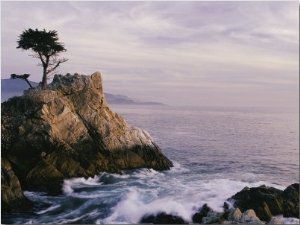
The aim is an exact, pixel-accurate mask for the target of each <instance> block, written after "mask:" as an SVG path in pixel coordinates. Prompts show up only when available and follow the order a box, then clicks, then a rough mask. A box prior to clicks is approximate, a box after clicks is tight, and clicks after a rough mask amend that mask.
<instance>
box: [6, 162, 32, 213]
mask: <svg viewBox="0 0 300 225" xmlns="http://www.w3.org/2000/svg"><path fill="white" fill-rule="evenodd" d="M31 206H32V204H31V202H30V201H29V200H28V199H27V198H26V197H25V196H24V194H23V191H22V188H21V185H20V182H19V180H18V178H17V177H16V175H15V174H14V172H13V170H12V168H11V165H10V163H9V161H7V160H6V159H4V158H2V159H1V212H2V213H3V212H5V211H8V212H14V211H24V210H26V209H27V208H28V207H31Z"/></svg>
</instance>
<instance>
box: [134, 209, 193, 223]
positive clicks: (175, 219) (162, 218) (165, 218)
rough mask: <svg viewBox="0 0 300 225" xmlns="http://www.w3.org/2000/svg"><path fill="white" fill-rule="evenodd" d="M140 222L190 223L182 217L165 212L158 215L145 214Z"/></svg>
mask: <svg viewBox="0 0 300 225" xmlns="http://www.w3.org/2000/svg"><path fill="white" fill-rule="evenodd" d="M140 223H152V224H188V223H187V222H185V221H184V220H183V219H182V218H181V217H179V216H174V215H171V214H166V213H165V212H161V213H158V214H157V215H148V216H144V217H143V218H142V219H141V221H140Z"/></svg>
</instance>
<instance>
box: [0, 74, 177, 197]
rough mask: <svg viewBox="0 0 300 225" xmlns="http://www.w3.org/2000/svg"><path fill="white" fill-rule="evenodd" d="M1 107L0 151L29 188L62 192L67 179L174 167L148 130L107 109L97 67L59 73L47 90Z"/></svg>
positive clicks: (28, 92)
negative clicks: (89, 71)
mask: <svg viewBox="0 0 300 225" xmlns="http://www.w3.org/2000/svg"><path fill="white" fill-rule="evenodd" d="M1 106H2V107H1V147H2V149H1V150H2V151H1V156H2V157H5V158H6V159H7V160H8V161H9V162H10V164H11V167H12V168H13V172H14V174H15V175H16V177H17V178H18V180H19V181H20V184H21V186H22V187H23V188H25V189H27V190H33V191H41V190H42V191H47V192H49V193H51V194H59V192H61V185H62V183H63V182H62V181H63V179H65V178H71V177H86V178H87V177H90V176H94V175H96V174H99V172H101V171H107V172H114V173H121V170H126V169H136V168H153V169H156V170H166V169H169V168H170V167H171V166H173V164H172V162H171V161H170V160H169V159H168V158H167V157H165V156H164V155H163V153H162V151H161V149H160V148H159V146H157V145H156V143H155V142H154V141H153V140H152V138H151V136H150V135H149V134H148V133H147V132H146V131H143V130H141V129H140V128H138V127H133V126H130V125H128V124H127V123H126V121H125V120H124V119H123V118H122V117H121V116H119V115H118V114H116V113H114V112H112V111H111V110H110V109H109V107H108V105H107V102H106V99H105V95H104V93H103V86H102V78H101V74H100V73H99V72H96V73H94V74H92V75H91V76H83V75H78V74H77V75H74V76H70V75H68V76H55V77H54V79H53V82H52V83H51V84H49V85H48V89H47V90H42V89H41V88H40V87H37V88H33V89H28V90H26V91H24V94H23V96H21V97H15V98H12V99H10V100H8V101H7V102H4V103H2V104H1ZM2 177H3V176H2ZM2 194H3V193H2ZM4 196H6V194H5V193H4Z"/></svg>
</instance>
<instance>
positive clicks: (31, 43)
mask: <svg viewBox="0 0 300 225" xmlns="http://www.w3.org/2000/svg"><path fill="white" fill-rule="evenodd" d="M17 43H18V47H17V48H21V49H23V50H29V49H31V50H32V51H33V52H34V55H32V56H33V57H34V58H39V59H40V60H41V62H42V63H41V64H38V65H39V66H42V67H43V79H42V89H46V88H47V75H49V74H50V73H51V72H53V71H55V70H56V68H57V67H58V66H59V65H60V64H61V63H63V62H66V61H67V60H68V59H66V58H62V59H60V58H58V54H59V53H61V52H65V51H67V49H65V47H64V44H63V43H60V42H58V35H57V31H55V30H50V31H46V30H45V29H44V30H41V31H40V30H38V29H35V30H32V29H28V30H25V31H24V32H23V33H22V34H21V35H20V36H19V40H17Z"/></svg>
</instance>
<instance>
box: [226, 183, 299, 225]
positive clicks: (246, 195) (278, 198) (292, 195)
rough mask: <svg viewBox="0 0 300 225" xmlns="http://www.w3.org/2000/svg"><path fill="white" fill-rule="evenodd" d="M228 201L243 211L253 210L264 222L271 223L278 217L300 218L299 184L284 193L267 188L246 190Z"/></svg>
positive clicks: (293, 185) (289, 187) (291, 186)
mask: <svg viewBox="0 0 300 225" xmlns="http://www.w3.org/2000/svg"><path fill="white" fill-rule="evenodd" d="M228 200H229V201H232V200H233V201H234V207H238V208H239V209H240V210H242V211H246V210H248V209H253V210H254V211H255V212H256V215H257V217H258V218H260V219H261V220H263V221H269V220H270V219H271V218H272V216H276V215H283V216H284V217H295V218H299V183H295V184H292V185H290V186H288V187H287V188H286V189H285V190H284V191H281V190H278V189H276V188H273V187H266V186H261V187H255V188H244V189H243V190H242V191H240V192H238V193H236V194H235V195H234V196H232V197H231V198H230V199H228Z"/></svg>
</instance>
